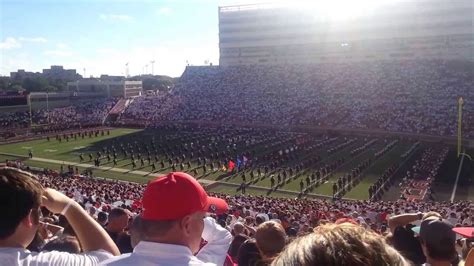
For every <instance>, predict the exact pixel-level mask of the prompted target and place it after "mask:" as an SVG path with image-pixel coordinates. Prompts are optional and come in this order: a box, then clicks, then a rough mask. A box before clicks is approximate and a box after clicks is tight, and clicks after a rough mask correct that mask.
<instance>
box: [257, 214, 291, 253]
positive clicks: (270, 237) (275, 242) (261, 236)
mask: <svg viewBox="0 0 474 266" xmlns="http://www.w3.org/2000/svg"><path fill="white" fill-rule="evenodd" d="M286 239H287V236H286V232H285V229H284V228H283V226H282V225H281V224H280V223H278V222H275V221H268V222H264V223H262V224H261V225H259V226H258V227H257V231H256V232H255V240H256V242H257V247H258V249H259V250H260V253H261V254H262V257H264V258H265V259H271V258H273V257H275V256H277V255H278V253H280V252H281V251H282V250H283V248H284V247H285V245H286Z"/></svg>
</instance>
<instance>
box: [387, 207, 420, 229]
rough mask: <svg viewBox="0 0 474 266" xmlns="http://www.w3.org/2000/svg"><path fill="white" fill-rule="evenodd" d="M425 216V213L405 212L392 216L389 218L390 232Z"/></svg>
mask: <svg viewBox="0 0 474 266" xmlns="http://www.w3.org/2000/svg"><path fill="white" fill-rule="evenodd" d="M421 218H423V213H421V212H419V213H405V214H400V215H396V216H392V217H390V218H389V219H388V227H389V228H390V232H392V234H393V232H395V228H397V227H399V226H404V225H406V224H409V223H412V222H415V221H418V220H421Z"/></svg>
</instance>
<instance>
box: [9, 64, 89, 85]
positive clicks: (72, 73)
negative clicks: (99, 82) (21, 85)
mask: <svg viewBox="0 0 474 266" xmlns="http://www.w3.org/2000/svg"><path fill="white" fill-rule="evenodd" d="M39 77H43V78H46V79H49V80H62V81H74V80H78V79H81V78H82V76H81V75H79V74H77V73H76V70H75V69H64V68H63V66H51V68H49V69H43V72H42V73H39V72H28V71H25V70H23V69H18V71H17V72H10V78H11V79H12V80H16V81H22V80H23V79H26V78H30V79H35V78H39Z"/></svg>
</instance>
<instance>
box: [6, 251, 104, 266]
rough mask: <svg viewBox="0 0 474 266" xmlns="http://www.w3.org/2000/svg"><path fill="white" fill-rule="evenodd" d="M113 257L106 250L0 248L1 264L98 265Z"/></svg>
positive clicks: (36, 265)
mask: <svg viewBox="0 0 474 266" xmlns="http://www.w3.org/2000/svg"><path fill="white" fill-rule="evenodd" d="M110 258H113V255H112V254H110V253H108V252H106V251H104V250H100V251H92V252H87V253H82V254H72V253H67V252H59V251H48V252H39V253H37V252H30V251H29V250H27V249H23V248H0V265H2V266H3V265H9V266H10V265H22V266H23V265H24V266H27V265H28V266H29V265H35V266H41V265H55V266H56V265H57V266H61V265H84V266H87V265H98V264H99V262H101V261H104V260H107V259H110Z"/></svg>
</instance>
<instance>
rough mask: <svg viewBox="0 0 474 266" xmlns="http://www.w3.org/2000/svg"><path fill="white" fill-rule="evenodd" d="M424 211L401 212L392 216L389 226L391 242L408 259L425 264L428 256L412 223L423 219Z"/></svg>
mask: <svg viewBox="0 0 474 266" xmlns="http://www.w3.org/2000/svg"><path fill="white" fill-rule="evenodd" d="M422 218H423V213H421V212H419V213H413V214H411V213H409V214H400V215H395V216H393V217H390V219H389V220H388V226H389V228H390V232H391V233H392V235H391V237H389V242H390V243H391V244H392V245H393V247H394V248H395V249H396V250H398V251H399V252H400V253H401V254H402V255H403V256H404V257H405V258H406V259H408V260H409V261H411V262H413V263H415V264H423V263H425V262H426V257H425V256H424V254H423V250H422V248H421V244H420V242H419V241H418V239H417V238H416V236H415V232H414V231H413V230H412V228H413V227H414V225H412V223H414V222H416V221H421V219H422Z"/></svg>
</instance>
